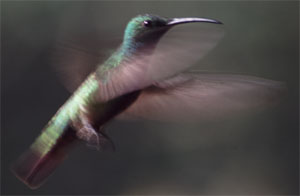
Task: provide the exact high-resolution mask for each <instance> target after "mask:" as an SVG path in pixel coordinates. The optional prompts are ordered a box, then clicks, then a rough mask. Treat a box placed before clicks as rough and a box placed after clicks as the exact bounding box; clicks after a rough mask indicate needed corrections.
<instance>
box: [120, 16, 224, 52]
mask: <svg viewBox="0 0 300 196" xmlns="http://www.w3.org/2000/svg"><path fill="white" fill-rule="evenodd" d="M192 22H206V23H215V24H222V23H221V22H219V21H217V20H213V19H206V18H164V17H160V16H156V15H150V14H145V15H138V16H136V17H134V18H133V19H131V21H130V22H129V23H128V25H127V27H126V29H125V35H124V44H125V45H128V46H129V47H130V48H132V49H137V48H143V46H146V47H147V48H148V49H149V48H154V47H155V45H156V44H157V42H158V41H159V39H160V38H161V37H162V36H163V35H164V34H165V33H166V32H167V31H168V30H169V29H170V28H172V27H173V26H175V25H178V24H184V23H192Z"/></svg>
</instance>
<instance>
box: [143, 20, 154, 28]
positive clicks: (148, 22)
mask: <svg viewBox="0 0 300 196" xmlns="http://www.w3.org/2000/svg"><path fill="white" fill-rule="evenodd" d="M143 25H144V26H145V27H152V21H151V20H145V21H144V22H143Z"/></svg>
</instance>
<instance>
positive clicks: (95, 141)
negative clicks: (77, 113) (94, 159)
mask: <svg viewBox="0 0 300 196" xmlns="http://www.w3.org/2000/svg"><path fill="white" fill-rule="evenodd" d="M76 136H77V137H78V138H79V139H82V140H84V141H86V142H87V146H88V147H91V148H95V149H96V150H99V151H100V150H101V151H103V150H106V149H107V147H108V149H112V150H113V151H114V150H115V146H114V144H113V142H112V140H111V139H110V138H109V137H108V136H107V135H106V134H105V133H104V131H103V129H100V132H97V131H95V129H94V128H93V127H92V126H91V125H85V126H83V127H82V128H81V129H79V130H78V131H77V133H76Z"/></svg>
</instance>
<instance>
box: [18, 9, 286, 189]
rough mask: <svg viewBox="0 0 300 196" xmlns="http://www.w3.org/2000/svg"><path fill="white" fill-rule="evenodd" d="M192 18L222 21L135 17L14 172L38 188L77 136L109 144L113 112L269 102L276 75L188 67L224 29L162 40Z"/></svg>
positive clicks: (204, 110) (126, 114)
mask: <svg viewBox="0 0 300 196" xmlns="http://www.w3.org/2000/svg"><path fill="white" fill-rule="evenodd" d="M190 23H194V24H198V25H199V24H200V23H210V25H221V24H222V23H221V22H220V21H217V20H214V19H208V18H198V17H189V18H164V17H160V16H157V15H151V14H144V15H138V16H136V17H134V18H132V19H131V20H130V22H129V23H128V24H127V27H126V29H125V32H124V37H123V42H122V43H121V45H120V46H119V48H118V49H117V50H116V51H115V52H114V53H113V54H112V55H111V56H110V57H109V58H108V59H107V60H106V61H104V62H103V63H99V64H98V65H97V67H96V68H95V70H94V71H93V72H92V73H90V74H89V75H88V76H87V78H86V79H85V80H84V81H83V82H82V84H81V85H80V86H79V87H78V88H77V89H76V90H75V91H74V93H73V94H72V96H71V97H70V98H69V99H68V100H67V101H66V102H65V104H63V105H62V106H61V108H60V109H59V110H58V111H57V113H56V114H55V115H54V116H53V117H52V119H51V120H50V121H49V122H48V124H47V125H46V126H45V127H44V128H43V130H42V132H41V134H40V135H39V136H38V137H37V139H36V140H35V141H34V143H33V144H32V145H31V146H30V148H29V149H28V150H27V151H26V152H25V153H24V154H22V155H21V157H20V158H19V159H18V160H17V161H16V163H15V164H14V165H13V166H12V171H13V173H14V174H15V175H16V176H17V177H18V178H19V179H20V180H21V181H23V182H24V183H25V184H26V185H28V186H29V187H30V188H32V189H36V188H38V187H39V186H40V185H41V184H42V183H43V182H45V180H46V179H47V178H48V177H49V175H51V173H53V172H54V170H55V168H57V167H58V166H59V165H60V164H61V162H62V161H63V160H64V159H65V158H66V157H67V155H68V153H69V151H70V150H71V149H72V147H73V146H74V145H75V144H76V143H77V142H78V141H85V142H87V144H88V145H91V146H94V147H96V148H97V149H103V148H104V146H105V145H107V144H109V143H112V142H111V140H110V138H109V137H108V135H107V134H106V132H105V128H104V126H105V125H106V124H107V123H108V122H109V121H110V120H112V119H114V118H121V119H132V118H139V117H140V118H148V119H154V120H160V118H161V119H163V120H167V118H172V119H176V118H177V120H180V119H182V118H183V117H186V116H188V117H189V118H192V117H195V116H197V115H199V114H200V113H201V116H202V117H207V116H208V117H210V116H211V117H219V116H221V115H227V114H229V113H232V112H238V111H241V110H243V109H249V108H253V107H261V106H262V105H265V104H269V103H271V102H273V100H274V98H275V97H277V95H278V94H279V93H280V92H281V90H282V84H281V83H280V82H276V81H272V80H267V79H262V78H258V77H253V76H241V75H234V74H214V73H205V72H188V71H186V70H187V69H188V68H189V67H190V66H192V64H193V63H195V62H197V60H198V59H199V58H201V57H202V56H204V55H205V54H206V53H207V52H208V51H209V50H211V49H212V48H213V47H214V46H215V45H216V43H217V42H218V41H219V40H220V38H221V37H222V35H221V34H222V33H221V34H218V33H215V32H209V33H205V35H208V37H206V38H204V41H201V42H198V41H197V36H198V34H196V37H194V36H195V34H193V35H191V36H190V37H189V38H190V40H193V41H191V42H186V41H185V40H184V39H183V37H181V36H180V34H179V35H178V36H175V39H171V40H167V41H165V44H161V43H160V42H161V41H162V39H163V37H164V35H165V34H167V33H168V32H170V31H171V29H173V28H174V27H175V26H181V25H182V24H190ZM182 26H184V25H182ZM199 26H201V25H199ZM170 33H171V32H170ZM199 36H200V37H201V33H200V35H199ZM193 38H195V39H193ZM173 43H177V45H176V44H175V45H174V44H173ZM172 44H173V45H172ZM159 48H160V49H159ZM186 112H189V113H190V115H185V113H186ZM170 113H171V115H170Z"/></svg>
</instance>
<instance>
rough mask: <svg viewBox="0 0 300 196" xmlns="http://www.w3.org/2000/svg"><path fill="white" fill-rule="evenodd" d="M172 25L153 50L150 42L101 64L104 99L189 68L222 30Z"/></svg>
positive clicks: (193, 25)
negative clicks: (118, 60) (120, 57)
mask: <svg viewBox="0 0 300 196" xmlns="http://www.w3.org/2000/svg"><path fill="white" fill-rule="evenodd" d="M173 28H174V29H173ZM173 28H172V29H171V30H170V31H169V32H167V33H166V35H164V36H163V37H162V39H161V40H160V41H159V42H158V44H157V45H156V46H155V48H154V50H153V45H151V44H148V45H147V46H144V47H143V48H142V49H141V50H140V51H136V52H133V53H134V54H133V55H125V59H122V63H120V64H116V65H114V64H113V65H112V66H110V67H112V68H109V69H107V66H105V67H104V66H102V68H104V69H102V70H101V71H100V73H101V74H102V75H101V74H100V75H99V78H102V79H103V84H104V85H105V88H107V89H108V90H106V91H105V92H102V93H101V94H102V95H105V99H110V98H114V97H117V96H120V95H123V94H126V93H129V92H132V91H135V90H140V89H144V88H146V87H148V86H151V85H152V84H153V83H155V82H160V81H162V80H165V79H166V78H169V77H172V76H175V75H176V74H178V73H180V72H182V71H184V70H186V69H188V68H190V67H191V66H193V65H194V64H196V63H197V61H198V60H199V59H201V58H202V57H204V56H205V55H206V54H207V53H208V52H209V51H210V50H212V49H213V48H214V47H215V46H216V44H217V43H218V41H219V40H220V39H221V38H222V36H223V34H224V31H223V29H222V28H220V27H219V26H218V25H214V24H196V23H194V24H182V25H179V26H178V27H177V26H175V27H173ZM154 44H155V43H154ZM119 50H122V48H121V49H119ZM131 50H134V48H131ZM117 54H118V53H117ZM114 62H115V61H114Z"/></svg>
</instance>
